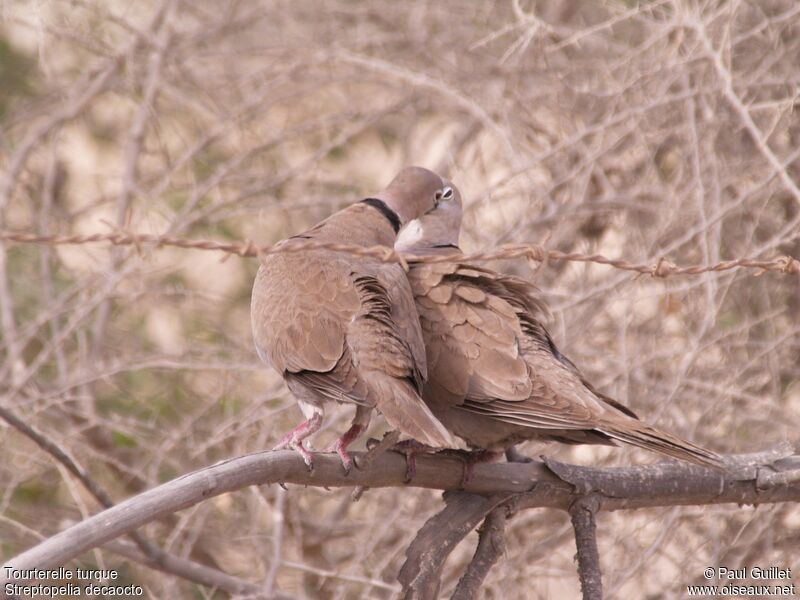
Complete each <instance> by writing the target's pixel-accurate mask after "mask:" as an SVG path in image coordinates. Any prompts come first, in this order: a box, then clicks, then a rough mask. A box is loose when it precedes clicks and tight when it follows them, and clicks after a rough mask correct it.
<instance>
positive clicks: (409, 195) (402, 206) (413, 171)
mask: <svg viewBox="0 0 800 600" xmlns="http://www.w3.org/2000/svg"><path fill="white" fill-rule="evenodd" d="M444 188H445V181H444V180H443V179H442V178H441V177H439V176H438V175H437V174H436V173H434V172H433V171H429V170H428V169H423V168H422V167H405V168H404V169H403V170H402V171H400V172H399V173H398V174H397V175H395V177H394V179H392V181H391V183H389V185H388V186H386V189H385V190H383V191H382V192H380V193H378V194H375V198H378V199H379V200H383V201H384V202H385V203H386V205H387V206H388V207H389V208H391V209H392V210H393V211H394V212H396V213H397V216H398V217H399V218H400V224H401V225H405V224H407V223H408V222H409V221H412V220H413V219H416V218H417V217H420V216H422V215H424V214H425V213H426V212H428V211H430V210H433V209H434V208H435V206H436V203H437V202H438V201H439V198H441V196H442V194H443V190H444Z"/></svg>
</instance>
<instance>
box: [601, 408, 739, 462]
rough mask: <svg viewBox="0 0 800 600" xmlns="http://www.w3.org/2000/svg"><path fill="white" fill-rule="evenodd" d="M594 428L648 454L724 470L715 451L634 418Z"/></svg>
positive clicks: (721, 460) (720, 458) (720, 459)
mask: <svg viewBox="0 0 800 600" xmlns="http://www.w3.org/2000/svg"><path fill="white" fill-rule="evenodd" d="M595 429H597V430H598V431H601V432H603V433H604V434H606V435H607V436H608V437H610V438H612V439H614V440H618V441H621V442H625V443H626V444H631V445H632V446H638V447H639V448H644V449H645V450H650V451H651V452H658V453H659V454H664V455H666V456H671V457H673V458H678V459H680V460H685V461H688V462H691V463H694V464H697V465H702V466H704V467H711V468H712V469H716V470H718V471H727V469H726V467H725V462H724V460H723V459H722V457H721V456H719V455H718V454H716V453H715V452H712V451H711V450H706V449H705V448H702V447H700V446H697V445H695V444H692V443H691V442H687V441H686V440H682V439H681V438H679V437H677V436H675V435H672V434H671V433H667V432H665V431H661V430H659V429H656V428H655V427H650V426H649V425H647V424H645V423H642V422H640V421H636V420H634V419H630V420H627V419H626V420H625V421H624V422H619V423H602V424H600V425H598V426H597V427H595Z"/></svg>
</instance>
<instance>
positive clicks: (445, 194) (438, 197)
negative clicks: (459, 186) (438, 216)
mask: <svg viewBox="0 0 800 600" xmlns="http://www.w3.org/2000/svg"><path fill="white" fill-rule="evenodd" d="M452 198H453V188H451V187H444V188H442V189H440V190H436V193H435V194H433V207H434V208H437V207H438V206H439V203H440V202H441V201H442V200H451V199H452Z"/></svg>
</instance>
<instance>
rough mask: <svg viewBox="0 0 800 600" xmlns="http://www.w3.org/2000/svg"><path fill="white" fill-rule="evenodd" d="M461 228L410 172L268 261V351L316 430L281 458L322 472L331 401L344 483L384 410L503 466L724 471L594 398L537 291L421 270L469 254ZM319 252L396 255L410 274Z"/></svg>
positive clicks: (262, 288)
mask: <svg viewBox="0 0 800 600" xmlns="http://www.w3.org/2000/svg"><path fill="white" fill-rule="evenodd" d="M461 214H462V209H461V197H460V194H459V192H458V190H457V189H456V188H455V187H454V186H453V184H452V183H450V182H449V181H447V180H445V179H443V178H441V177H439V176H438V175H436V174H435V173H433V172H431V171H429V170H427V169H423V168H421V167H407V168H405V169H403V170H402V171H400V173H399V174H398V175H397V176H396V177H395V178H394V179H393V180H392V182H391V183H390V184H389V186H388V187H387V188H386V189H385V190H383V191H382V192H380V193H378V194H375V195H374V196H373V197H370V198H367V199H365V200H362V201H361V202H358V203H356V204H353V205H351V206H348V207H347V208H345V209H343V210H340V211H339V212H337V213H335V214H333V215H331V216H330V217H328V218H327V219H325V220H324V221H322V222H321V223H319V224H317V225H316V226H314V227H312V228H311V229H309V230H308V231H305V232H303V233H301V234H298V235H295V236H293V237H291V238H288V239H287V240H284V241H282V242H281V245H284V244H285V245H289V244H297V243H299V244H303V243H306V248H297V249H295V250H294V251H291V252H278V253H274V254H270V255H268V256H266V257H265V258H264V260H263V262H262V264H261V267H260V269H259V271H258V275H257V276H256V279H255V283H254V285H253V295H252V302H251V318H252V326H253V336H254V340H255V345H256V349H257V351H258V354H259V356H260V357H261V358H262V360H264V361H265V362H267V363H269V364H270V365H272V367H274V368H275V369H276V370H277V371H278V372H279V373H280V374H281V375H282V377H283V379H284V380H285V381H286V383H287V385H288V387H289V390H290V391H291V392H292V394H293V395H294V396H295V397H296V399H297V401H298V403H299V405H300V408H301V410H302V411H303V414H304V415H305V417H306V421H305V422H303V423H302V424H300V425H299V426H297V427H296V428H294V429H293V430H292V431H290V432H289V433H288V434H286V436H285V437H284V438H283V439H282V440H281V441H280V443H279V444H278V445H277V446H276V447H275V449H281V448H287V447H288V448H291V449H293V450H295V451H296V452H298V453H299V454H300V455H301V456H302V457H303V459H304V461H305V463H306V464H307V465H308V467H309V468H313V455H312V453H311V451H310V449H309V448H308V447H307V446H306V444H305V442H304V441H305V440H306V439H307V438H308V437H309V436H311V435H312V434H313V433H314V432H316V431H317V430H318V429H319V428H320V426H321V424H322V417H323V408H324V405H325V404H326V403H328V402H329V401H331V400H333V401H336V402H340V403H351V404H355V406H356V409H355V417H354V419H353V421H352V425H351V426H350V428H349V429H348V430H347V431H346V432H345V433H344V434H343V435H342V436H341V437H339V438H338V439H337V441H336V442H335V444H334V445H333V447H332V450H334V451H335V452H337V453H338V455H339V457H340V458H341V461H342V465H343V467H344V469H345V471H349V470H350V468H351V466H352V464H353V463H352V458H351V457H350V455H349V454H348V452H347V447H348V445H349V444H350V443H351V442H352V441H353V440H355V439H356V438H357V437H358V436H359V435H360V434H361V433H363V432H364V430H365V429H366V428H367V425H368V424H369V421H370V416H371V413H372V410H373V409H377V410H378V411H379V412H380V413H381V414H382V415H383V416H384V418H385V419H386V421H387V422H388V423H389V425H390V426H391V427H393V428H395V429H398V430H400V432H401V433H403V434H405V435H407V436H409V437H411V438H413V439H414V440H416V441H418V442H421V443H423V444H427V445H429V446H433V447H440V448H454V447H458V446H463V444H459V443H458V442H457V441H456V439H455V438H454V436H456V437H457V438H460V439H461V440H463V442H465V443H466V445H467V446H468V447H470V448H472V449H479V450H489V451H492V452H495V451H501V450H507V449H510V448H511V447H512V446H513V445H514V444H516V443H518V442H521V441H524V440H530V439H539V440H556V441H559V442H563V443H568V444H606V445H616V442H626V443H629V444H632V445H634V446H638V447H640V448H645V449H647V450H651V451H654V452H659V453H661V454H665V455H668V456H671V457H675V458H679V459H683V460H687V461H690V462H694V463H698V464H701V465H706V466H711V467H717V468H720V467H721V466H722V462H721V459H720V457H719V456H718V455H716V454H714V453H713V452H710V451H708V450H705V449H703V448H700V447H698V446H696V445H694V444H692V443H690V442H687V441H684V440H681V439H680V438H678V437H676V436H673V435H671V434H669V433H666V432H663V431H659V430H658V429H655V428H653V427H650V426H648V425H646V424H644V423H643V422H641V421H640V420H639V419H638V417H637V416H636V415H635V414H634V413H633V412H632V411H631V410H629V409H628V408H626V407H624V406H623V405H621V404H620V403H618V402H617V401H615V400H613V399H612V398H609V397H608V396H606V395H604V394H602V393H600V392H599V391H597V390H596V389H595V388H594V387H592V385H591V384H590V383H589V382H588V381H587V380H586V379H585V378H584V377H583V375H582V374H581V372H580V371H579V370H578V368H577V367H576V366H575V365H574V364H573V363H572V362H571V361H570V360H569V359H568V358H566V357H565V356H564V355H563V354H561V353H560V352H559V351H558V349H557V348H556V346H555V344H554V343H553V340H552V338H551V337H550V334H549V333H548V332H547V330H546V329H545V327H544V325H543V324H542V322H541V320H542V318H543V316H544V315H545V314H546V307H545V305H544V303H543V302H542V300H541V299H540V298H539V297H538V290H537V289H536V288H535V287H534V286H533V285H531V284H530V283H528V282H527V281H525V280H524V279H520V278H517V277H512V276H509V275H503V274H500V273H497V272H495V271H491V270H489V269H484V268H481V267H478V266H474V265H471V264H466V263H463V262H458V261H457V260H453V261H448V262H442V263H429V262H424V261H415V260H414V257H415V256H421V255H431V254H439V253H443V254H448V255H453V254H459V253H460V250H459V248H458V237H459V231H460V228H461ZM398 234H399V237H398ZM309 242H310V243H312V244H313V243H315V242H318V243H321V244H336V243H346V244H349V245H357V246H363V247H364V248H368V247H373V246H385V247H392V246H394V247H395V249H396V250H398V251H400V252H402V253H403V254H404V256H405V257H406V260H407V262H408V264H409V272H408V273H406V272H405V271H404V270H403V268H402V267H401V266H400V265H399V264H396V263H387V262H382V261H381V260H380V259H378V258H375V257H374V256H370V255H363V256H362V255H354V254H346V253H342V252H337V251H334V250H330V249H323V248H309V247H307V246H308V243H309Z"/></svg>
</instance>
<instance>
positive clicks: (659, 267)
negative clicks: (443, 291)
mask: <svg viewBox="0 0 800 600" xmlns="http://www.w3.org/2000/svg"><path fill="white" fill-rule="evenodd" d="M0 240H3V241H7V242H15V243H19V244H42V245H47V246H63V245H81V244H89V243H96V242H108V243H110V244H112V245H114V246H133V247H135V248H136V249H137V251H139V252H141V250H142V249H143V248H145V247H153V248H159V247H163V246H172V247H177V248H188V249H192V250H216V251H220V252H224V253H226V254H228V255H237V256H242V257H254V258H255V257H259V258H260V257H263V256H266V255H269V254H276V253H279V252H302V251H305V250H330V251H333V252H342V253H346V254H353V255H356V256H371V257H373V258H376V259H378V260H380V261H383V262H397V263H400V264H401V265H403V268H405V269H407V268H408V264H407V260H408V258H409V257H407V256H403V255H402V254H401V253H399V252H396V251H395V250H394V249H392V248H387V247H385V246H372V247H363V246H356V245H353V244H339V243H330V242H318V241H314V240H292V239H289V240H284V241H282V242H279V243H278V244H274V245H266V246H265V245H258V244H255V243H254V242H252V241H245V242H217V241H213V240H191V239H186V238H177V237H170V236H159V235H155V234H150V233H131V232H128V231H124V230H120V229H115V230H114V231H111V232H109V233H93V234H88V235H57V234H37V233H28V232H21V231H0ZM513 258H527V259H529V260H532V261H535V262H538V263H544V262H548V261H572V262H586V263H595V264H601V265H608V266H610V267H613V268H615V269H621V270H623V271H632V272H636V273H641V274H642V275H651V276H653V277H661V278H666V277H669V276H670V275H700V274H702V273H708V272H719V271H729V270H731V269H739V268H745V269H758V270H759V271H760V273H764V272H767V271H775V272H779V273H784V274H787V275H800V260H798V259H796V258H794V257H792V256H788V255H781V256H777V257H775V258H772V259H769V260H763V259H756V258H748V257H743V258H737V259H734V260H726V261H722V262H719V263H716V264H713V265H688V266H679V265H676V264H675V263H673V262H671V261H669V260H667V259H666V258H663V257H662V258H660V259H659V260H658V262H656V263H655V264H636V263H631V262H628V261H626V260H621V259H612V258H607V257H605V256H603V255H602V254H581V253H579V252H561V251H559V250H548V249H546V248H544V247H543V246H540V245H538V244H504V245H502V246H498V247H497V248H494V249H492V250H486V251H482V252H473V253H471V254H447V255H440V254H437V255H414V257H413V260H414V262H423V263H443V262H455V261H460V262H484V261H489V260H509V259H513ZM760 273H758V274H760Z"/></svg>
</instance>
